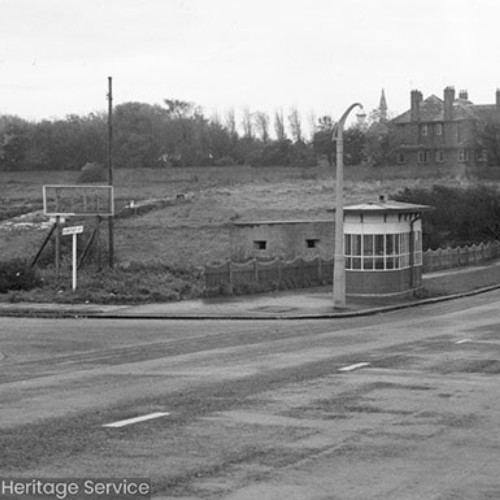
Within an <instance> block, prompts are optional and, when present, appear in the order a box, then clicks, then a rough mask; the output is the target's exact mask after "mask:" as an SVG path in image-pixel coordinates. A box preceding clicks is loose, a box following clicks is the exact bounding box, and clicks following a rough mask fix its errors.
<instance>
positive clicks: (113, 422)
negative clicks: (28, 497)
mask: <svg viewBox="0 0 500 500" xmlns="http://www.w3.org/2000/svg"><path fill="white" fill-rule="evenodd" d="M499 303H500V292H490V293H487V294H482V295H478V296H475V297H469V298H466V299H460V300H456V301H451V302H443V303H440V304H434V305H430V306H425V307H419V308H414V309H406V310H402V311H396V312H392V313H387V314H383V315H376V316H368V317H362V318H350V319H335V320H302V321H290V320H285V321H276V320H274V321H211V320H204V321H165V320H143V321H141V320H98V319H95V320H89V319H74V320H68V319H65V320H48V319H12V318H0V366H1V368H2V369H1V371H0V450H1V451H2V453H1V455H0V476H1V477H13V476H23V477H34V478H35V477H36V478H51V477H60V478H61V477H68V478H70V477H80V478H87V477H90V478H93V477H115V478H117V477H124V478H125V477H128V478H130V477H148V478H151V479H152V484H153V497H154V498H156V499H174V498H176V499H184V500H188V499H189V500H193V499H205V498H206V499H224V500H250V499H256V498H258V499H259V500H267V499H269V500H280V499H287V500H295V499H296V500H327V499H328V500H333V499H335V500H336V499H341V500H359V499H380V500H382V499H383V500H404V499H425V500H432V499H436V500H438V499H439V500H452V499H453V500H462V499H463V500H486V499H497V498H500V474H499V471H500V458H499V457H500V432H499V431H500V397H499V395H500V389H499V373H500V360H499V354H500V328H499V326H500V312H499Z"/></svg>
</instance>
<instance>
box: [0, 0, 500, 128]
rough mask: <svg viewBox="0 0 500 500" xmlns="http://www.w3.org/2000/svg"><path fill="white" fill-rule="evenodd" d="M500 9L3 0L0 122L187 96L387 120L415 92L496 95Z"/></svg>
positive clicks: (481, 98)
mask: <svg viewBox="0 0 500 500" xmlns="http://www.w3.org/2000/svg"><path fill="white" fill-rule="evenodd" d="M498 19H500V2H498V0H474V1H472V0H467V1H466V0H432V1H431V0H419V1H413V0H0V115H5V114H13V115H17V116H20V117H22V118H25V119H28V120H34V121H38V120H42V119H57V118H64V117H65V116H66V115H68V114H78V115H86V114H89V113H92V112H96V111H106V109H107V102H106V94H107V90H108V77H112V79H113V97H114V101H113V102H114V104H115V105H116V104H120V103H123V102H129V101H139V102H144V103H149V104H160V105H161V104H162V103H163V101H164V99H181V100H185V101H190V102H194V103H196V104H197V105H199V106H201V107H202V109H203V110H204V112H205V113H206V115H207V116H215V115H216V114H217V115H218V116H219V117H220V118H222V119H223V118H224V116H225V114H226V113H227V111H228V110H229V109H231V108H232V109H234V110H235V112H236V114H237V116H238V114H239V113H242V110H243V109H245V108H247V109H249V110H250V111H265V112H268V113H270V114H271V115H272V114H274V111H275V110H277V109H283V110H284V112H285V115H286V114H287V113H288V112H289V110H290V109H292V108H297V109H298V110H299V112H300V114H301V116H302V120H303V121H310V120H312V119H314V117H319V116H322V115H330V116H332V117H333V118H334V119H338V118H339V117H340V115H341V114H342V113H343V111H344V110H345V109H346V108H347V107H349V105H350V104H352V103H354V102H360V103H361V104H363V106H364V107H365V109H366V110H367V111H368V112H369V111H371V110H372V109H374V108H376V107H377V106H378V103H379V100H380V94H381V91H382V89H384V91H385V95H386V99H387V104H388V107H389V112H390V113H391V114H392V115H393V116H396V115H398V114H399V113H402V112H404V111H405V110H407V109H408V108H409V106H410V91H411V90H412V89H419V90H421V91H422V92H423V94H424V97H427V96H429V95H431V94H435V95H437V96H439V97H442V93H443V89H444V87H446V86H448V85H452V86H454V87H455V88H456V90H457V91H458V90H461V89H467V90H468V91H469V98H470V99H471V100H472V101H473V102H475V103H477V104H487V103H492V102H494V98H495V90H496V89H497V88H498V87H500V64H498V55H499V54H500V37H499V36H498Z"/></svg>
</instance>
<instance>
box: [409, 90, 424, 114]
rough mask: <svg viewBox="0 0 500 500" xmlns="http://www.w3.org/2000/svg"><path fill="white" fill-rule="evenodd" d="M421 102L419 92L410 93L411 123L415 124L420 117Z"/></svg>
mask: <svg viewBox="0 0 500 500" xmlns="http://www.w3.org/2000/svg"><path fill="white" fill-rule="evenodd" d="M421 102H422V92H420V91H419V90H412V91H411V111H410V112H411V121H412V122H416V121H418V119H419V115H420V110H419V108H420V103H421Z"/></svg>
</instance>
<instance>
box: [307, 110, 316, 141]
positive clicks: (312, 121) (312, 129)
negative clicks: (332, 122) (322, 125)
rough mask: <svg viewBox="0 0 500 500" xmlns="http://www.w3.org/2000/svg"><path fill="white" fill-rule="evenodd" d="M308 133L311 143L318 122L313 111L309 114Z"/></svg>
mask: <svg viewBox="0 0 500 500" xmlns="http://www.w3.org/2000/svg"><path fill="white" fill-rule="evenodd" d="M309 131H310V135H311V141H312V140H313V139H314V134H315V133H316V132H317V131H318V120H317V118H316V113H315V112H314V110H313V109H311V111H310V112H309Z"/></svg>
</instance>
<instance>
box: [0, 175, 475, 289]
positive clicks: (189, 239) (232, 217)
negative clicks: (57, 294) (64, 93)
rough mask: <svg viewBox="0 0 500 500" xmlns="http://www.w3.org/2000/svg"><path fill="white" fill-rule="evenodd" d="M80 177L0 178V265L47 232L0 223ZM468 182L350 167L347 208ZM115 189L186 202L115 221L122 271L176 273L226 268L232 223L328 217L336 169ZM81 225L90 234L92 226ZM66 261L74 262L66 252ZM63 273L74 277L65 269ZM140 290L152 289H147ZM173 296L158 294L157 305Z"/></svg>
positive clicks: (143, 179) (28, 250)
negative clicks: (49, 188)
mask: <svg viewBox="0 0 500 500" xmlns="http://www.w3.org/2000/svg"><path fill="white" fill-rule="evenodd" d="M77 177H78V172H56V171H52V172H20V173H11V172H2V173H0V179H1V184H0V261H5V260H9V259H11V258H14V257H23V258H27V259H31V258H33V256H34V255H35V254H36V252H37V250H38V248H39V247H40V245H41V243H42V241H43V240H44V238H45V235H46V232H47V229H45V230H41V229H34V228H23V227H18V228H15V229H10V230H5V228H3V229H2V227H1V225H2V221H1V219H6V218H7V217H9V216H12V215H16V214H19V213H22V212H27V211H30V212H32V211H33V210H40V209H41V208H42V186H43V185H44V184H75V183H76V180H77ZM464 182H465V181H463V180H460V179H457V178H455V177H453V176H446V175H444V174H443V173H440V172H436V171H433V170H430V169H425V168H422V169H419V170H416V169H415V170H408V169H405V170H403V169H401V168H398V167H394V168H383V169H381V168H362V167H349V168H347V169H346V172H345V190H344V193H345V202H346V203H358V202H362V201H370V200H376V199H378V196H379V195H382V194H383V195H386V196H390V195H392V194H395V193H397V192H398V191H400V190H401V189H403V188H404V187H406V186H408V187H410V186H411V187H416V186H420V187H425V186H432V185H433V184H446V185H459V184H463V183H464ZM114 185H115V202H116V206H117V207H118V208H120V207H124V206H126V205H129V204H130V202H131V201H134V203H137V202H139V201H141V200H148V199H165V198H170V199H175V198H176V197H177V196H178V195H182V197H183V198H185V201H183V202H182V203H178V204H173V205H171V206H167V207H164V208H162V209H158V210H153V211H150V212H148V213H146V214H144V215H137V216H133V217H128V218H121V219H116V221H115V260H116V262H117V264H118V267H121V268H127V267H130V266H134V265H137V264H140V265H141V266H145V268H147V267H156V268H158V266H167V267H168V268H173V269H177V270H178V269H193V268H196V267H197V268H200V267H201V266H204V265H206V264H213V263H217V262H223V261H224V260H226V259H227V258H228V256H229V234H228V233H229V231H228V228H229V226H230V224H231V223H232V222H233V221H249V220H282V219H294V218H301V219H307V218H311V219H313V218H316V217H320V218H324V217H325V215H326V211H327V209H330V208H333V207H334V205H335V194H334V190H335V177H334V169H333V168H325V167H323V168H320V167H317V168H278V167H274V168H252V167H219V168H213V167H204V168H185V169H163V170H148V169H141V170H120V169H116V170H115V172H114ZM68 223H69V224H71V223H72V221H68ZM83 223H84V224H85V225H86V226H87V229H88V230H90V228H91V227H92V226H93V224H94V221H93V219H86V220H84V221H83ZM105 234H106V232H105V231H104V232H103V239H104V236H105ZM68 243H69V241H68ZM65 257H66V259H69V254H68V251H66V253H65ZM65 270H66V272H69V267H68V265H66V267H65ZM112 288H113V289H114V288H116V283H115V284H114V285H113V286H112ZM142 288H143V289H147V288H148V285H147V283H146V284H144V285H143V287H142ZM168 295H169V294H166V295H165V294H160V296H159V299H162V298H165V297H166V296H168ZM181 295H182V294H181ZM146 296H147V297H148V296H149V295H148V294H146ZM177 296H178V294H177V295H176V294H174V297H177ZM80 298H81V297H80ZM91 298H92V297H91Z"/></svg>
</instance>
